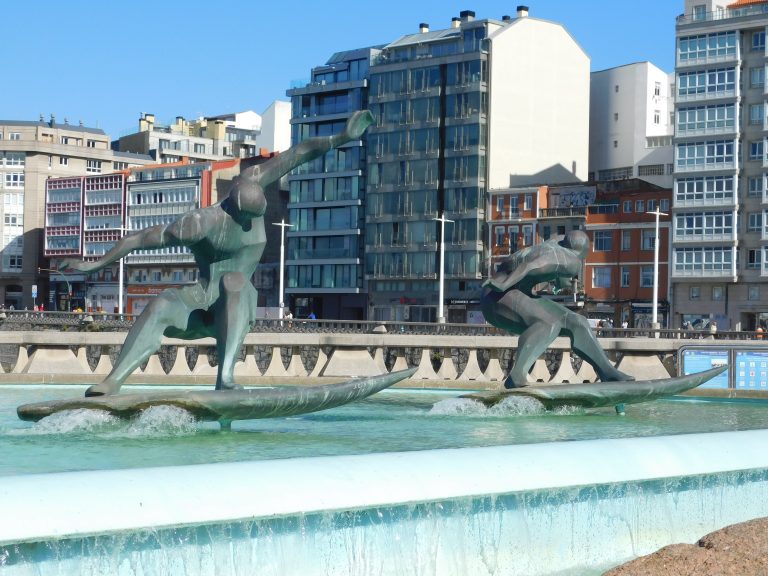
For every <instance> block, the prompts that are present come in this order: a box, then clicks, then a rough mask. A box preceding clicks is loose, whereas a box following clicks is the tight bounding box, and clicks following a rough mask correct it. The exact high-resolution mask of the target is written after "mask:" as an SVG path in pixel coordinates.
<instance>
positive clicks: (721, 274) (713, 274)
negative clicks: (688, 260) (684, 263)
mask: <svg viewBox="0 0 768 576" xmlns="http://www.w3.org/2000/svg"><path fill="white" fill-rule="evenodd" d="M672 278H701V279H704V278H733V279H734V281H735V279H736V276H734V274H733V270H731V268H728V269H727V270H726V269H720V270H704V269H703V268H692V267H686V268H684V269H680V270H678V269H677V268H673V269H672Z"/></svg>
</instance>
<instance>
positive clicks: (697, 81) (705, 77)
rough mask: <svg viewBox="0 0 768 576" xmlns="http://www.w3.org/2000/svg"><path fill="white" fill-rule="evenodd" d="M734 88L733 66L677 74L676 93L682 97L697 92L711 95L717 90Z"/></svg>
mask: <svg viewBox="0 0 768 576" xmlns="http://www.w3.org/2000/svg"><path fill="white" fill-rule="evenodd" d="M735 89H736V69H735V68H718V69H708V70H696V71H695V72H681V73H680V74H678V75H677V94H678V96H680V97H681V98H683V99H684V98H685V97H686V96H695V95H697V94H709V95H710V96H713V95H714V94H716V93H718V92H732V91H734V90H735Z"/></svg>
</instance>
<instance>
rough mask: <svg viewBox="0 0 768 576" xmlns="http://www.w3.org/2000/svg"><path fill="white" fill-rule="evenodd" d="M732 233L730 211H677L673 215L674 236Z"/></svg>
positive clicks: (731, 215)
mask: <svg viewBox="0 0 768 576" xmlns="http://www.w3.org/2000/svg"><path fill="white" fill-rule="evenodd" d="M732 234H733V213H732V212H693V213H678V214H677V215H676V216H675V236H676V237H677V238H680V239H686V238H689V239H692V238H694V237H697V236H700V237H722V236H731V235H732Z"/></svg>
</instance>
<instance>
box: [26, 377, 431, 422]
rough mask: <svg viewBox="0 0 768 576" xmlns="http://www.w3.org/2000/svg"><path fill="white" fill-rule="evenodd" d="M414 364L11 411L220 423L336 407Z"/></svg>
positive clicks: (29, 416) (39, 415)
mask: <svg viewBox="0 0 768 576" xmlns="http://www.w3.org/2000/svg"><path fill="white" fill-rule="evenodd" d="M414 372H416V369H415V368H410V369H408V370H401V371H399V372H392V373H391V374H384V375H381V376H371V377H366V378H356V379H354V380H348V381H346V382H341V383H339V384H325V385H322V386H279V387H275V388H249V389H243V390H199V391H198V390H185V391H179V392H177V391H163V392H145V393H132V394H113V395H109V396H89V397H85V398H72V399H68V400H51V401H47V402H35V403H33V404H24V405H22V406H19V407H18V408H17V409H16V412H17V414H18V416H19V418H21V419H22V420H32V421H35V422H36V421H38V420H40V419H42V418H45V417H46V416H50V415H51V414H55V413H56V412H62V411H64V410H77V409H83V408H84V409H88V410H103V411H105V412H108V413H110V414H112V415H114V416H118V417H120V418H131V417H133V416H136V415H137V414H138V413H140V412H142V411H143V410H146V409H147V408H150V407H152V406H175V407H177V408H183V409H184V410H187V411H188V412H190V413H191V414H192V415H193V416H195V418H197V419H199V420H218V421H220V422H222V423H226V422H231V421H233V420H250V419H254V418H276V417H281V416H294V415H296V414H306V413H308V412H317V411H318V410H326V409H328V408H335V407H337V406H341V405H343V404H347V403H349V402H352V401H354V400H359V399H361V398H365V397H367V396H370V395H371V394H375V393H376V392H379V391H380V390H383V389H384V388H387V387H389V386H391V385H393V384H396V383H397V382H400V381H401V380H405V379H406V378H408V377H410V376H412V375H413V373H414Z"/></svg>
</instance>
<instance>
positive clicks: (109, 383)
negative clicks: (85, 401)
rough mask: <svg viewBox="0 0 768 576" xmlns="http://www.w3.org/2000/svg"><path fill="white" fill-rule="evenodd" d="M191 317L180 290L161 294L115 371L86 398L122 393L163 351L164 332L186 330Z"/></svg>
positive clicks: (124, 349) (127, 343)
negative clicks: (143, 365)
mask: <svg viewBox="0 0 768 576" xmlns="http://www.w3.org/2000/svg"><path fill="white" fill-rule="evenodd" d="M196 288H198V289H199V287H196ZM189 315H190V309H189V308H188V307H187V305H186V303H185V302H184V301H183V300H182V299H181V298H180V297H179V290H177V289H173V288H170V289H168V290H166V291H165V292H163V293H162V294H160V295H159V296H158V297H157V298H155V299H154V300H153V301H152V302H150V304H149V306H147V308H146V309H145V310H144V312H142V313H141V315H140V316H139V317H138V319H137V320H136V322H135V323H134V325H133V327H131V330H130V331H129V332H128V335H127V336H126V338H125V342H124V343H123V347H122V349H121V350H120V356H119V358H118V359H117V362H115V366H114V367H113V368H112V371H111V372H110V373H109V375H107V377H106V378H105V379H104V380H103V381H102V382H101V383H100V384H96V385H95V386H91V387H90V388H88V389H87V390H86V391H85V395H86V396H102V395H105V394H116V393H117V392H119V391H120V387H121V386H122V385H123V382H125V379H126V378H128V376H130V375H131V374H132V373H133V371H134V370H136V368H138V367H139V366H140V365H141V363H142V362H144V361H145V360H146V359H147V358H149V356H150V355H151V354H153V353H154V352H156V351H157V349H158V348H160V343H161V341H162V338H163V333H164V332H165V330H166V329H167V328H168V327H170V326H174V327H176V328H178V329H180V330H185V329H186V327H187V323H188V321H189Z"/></svg>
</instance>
